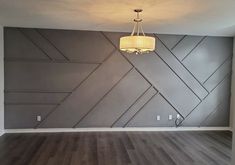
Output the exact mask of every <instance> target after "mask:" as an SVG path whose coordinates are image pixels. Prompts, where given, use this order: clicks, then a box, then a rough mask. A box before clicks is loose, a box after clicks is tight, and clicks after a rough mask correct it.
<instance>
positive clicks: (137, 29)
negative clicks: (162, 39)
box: [119, 9, 155, 54]
mask: <svg viewBox="0 0 235 165" xmlns="http://www.w3.org/2000/svg"><path fill="white" fill-rule="evenodd" d="M142 11H143V10H142V9H135V10H134V12H136V13H137V17H136V18H135V19H134V22H135V25H134V28H133V31H132V33H131V35H130V36H124V37H121V38H120V45H119V46H120V50H122V51H125V52H127V53H136V54H142V53H149V52H151V51H154V50H155V38H154V37H150V36H146V35H145V34H144V31H143V28H142V25H141V22H142V19H141V18H140V16H139V13H140V12H142Z"/></svg>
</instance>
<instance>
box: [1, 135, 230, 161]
mask: <svg viewBox="0 0 235 165" xmlns="http://www.w3.org/2000/svg"><path fill="white" fill-rule="evenodd" d="M231 141H232V134H231V133H230V132H226V131H222V132H221V131H220V132H219V131H218V132H216V131H214V132H213V131H212V132H112V133H111V132H97V133H95V132H92V133H51V134H48V133H41V134H5V135H3V136H2V137H1V138H0V164H1V165H176V164H177V165H226V164H229V162H230V156H231V145H232V144H231Z"/></svg>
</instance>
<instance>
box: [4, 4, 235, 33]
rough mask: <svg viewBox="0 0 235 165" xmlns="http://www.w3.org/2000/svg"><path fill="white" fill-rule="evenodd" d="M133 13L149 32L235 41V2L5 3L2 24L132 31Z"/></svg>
mask: <svg viewBox="0 0 235 165" xmlns="http://www.w3.org/2000/svg"><path fill="white" fill-rule="evenodd" d="M134 8H142V9H143V10H144V12H143V15H142V17H143V18H144V30H145V31H146V32H155V33H170V34H194V35H223V36H234V35H235V12H234V9H235V0H206V1H205V0H52V1H49V0H40V1H39V0H20V1H19V0H0V24H1V25H3V26H20V27H39V28H56V29H57V28H58V29H79V30H102V31H131V30H132V22H131V21H132V19H133V17H135V14H134V13H133V12H132V10H133V9H134Z"/></svg>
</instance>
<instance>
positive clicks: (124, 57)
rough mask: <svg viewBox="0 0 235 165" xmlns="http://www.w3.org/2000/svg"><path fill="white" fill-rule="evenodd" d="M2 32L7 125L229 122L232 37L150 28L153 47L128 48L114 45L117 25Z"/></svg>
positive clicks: (116, 37)
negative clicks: (138, 51)
mask: <svg viewBox="0 0 235 165" xmlns="http://www.w3.org/2000/svg"><path fill="white" fill-rule="evenodd" d="M4 34H5V36H4V39H5V44H4V45H5V127H6V128H7V129H13V128H85V127H96V128H97V127H173V126H175V119H176V116H177V114H178V115H180V116H181V125H182V126H189V127H195V126H228V124H229V104H230V103H229V98H230V77H231V59H232V45H233V43H232V42H233V41H232V38H228V37H208V36H188V35H185V36H183V35H165V34H164V35H163V34H162V35H158V34H152V35H153V36H155V37H156V41H157V47H156V50H155V51H154V52H152V53H150V54H147V55H139V56H136V55H129V54H126V53H123V52H120V51H119V50H118V44H119V43H118V42H119V38H120V37H121V36H123V35H124V33H113V32H94V31H72V30H48V29H31V28H5V29H4ZM37 115H40V116H41V117H42V121H40V122H38V121H36V116H37ZM157 115H160V116H161V120H159V121H158V120H156V117H157ZM169 115H173V120H168V116H169Z"/></svg>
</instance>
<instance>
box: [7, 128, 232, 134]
mask: <svg viewBox="0 0 235 165" xmlns="http://www.w3.org/2000/svg"><path fill="white" fill-rule="evenodd" d="M122 131H130V132H134V131H232V129H231V127H178V128H176V127H128V128H38V129H5V133H43V132H45V133H53V132H122Z"/></svg>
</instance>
